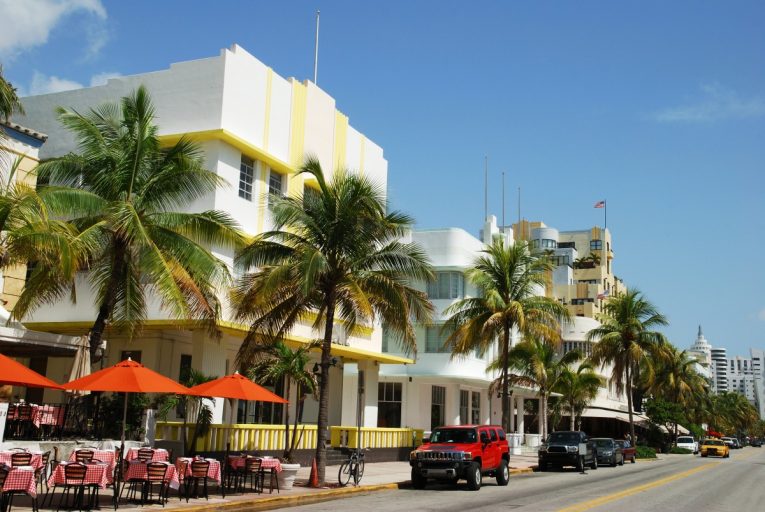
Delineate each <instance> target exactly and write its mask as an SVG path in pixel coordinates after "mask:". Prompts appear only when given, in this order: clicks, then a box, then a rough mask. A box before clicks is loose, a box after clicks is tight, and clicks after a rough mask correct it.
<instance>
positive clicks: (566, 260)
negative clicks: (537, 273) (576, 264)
mask: <svg viewBox="0 0 765 512" xmlns="http://www.w3.org/2000/svg"><path fill="white" fill-rule="evenodd" d="M550 262H551V263H552V264H553V265H555V266H556V267H561V266H563V265H568V266H569V267H570V266H571V258H570V257H568V256H550Z"/></svg>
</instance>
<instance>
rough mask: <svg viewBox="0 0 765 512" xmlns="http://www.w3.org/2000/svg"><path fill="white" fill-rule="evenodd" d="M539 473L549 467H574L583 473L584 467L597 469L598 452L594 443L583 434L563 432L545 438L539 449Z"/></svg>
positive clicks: (574, 431) (572, 431)
mask: <svg viewBox="0 0 765 512" xmlns="http://www.w3.org/2000/svg"><path fill="white" fill-rule="evenodd" d="M538 457H539V459H538V460H539V471H546V470H547V468H548V467H549V466H561V467H563V466H574V467H575V468H576V469H578V470H579V471H584V467H585V466H590V468H592V469H598V452H597V448H596V447H595V443H594V442H593V440H592V439H590V437H589V436H588V435H587V434H585V433H584V432H580V431H577V430H564V431H560V432H553V433H551V434H549V435H548V436H547V439H546V440H545V442H544V444H542V446H540V447H539V452H538Z"/></svg>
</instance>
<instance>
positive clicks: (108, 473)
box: [48, 462, 114, 489]
mask: <svg viewBox="0 0 765 512" xmlns="http://www.w3.org/2000/svg"><path fill="white" fill-rule="evenodd" d="M66 465H67V463H66V462H61V463H59V464H58V466H56V469H55V470H54V471H53V474H52V475H51V476H50V478H48V487H53V486H54V485H55V484H58V485H63V484H64V483H65V482H64V467H65V466H66ZM86 466H87V468H88V471H87V472H86V473H85V485H91V484H96V485H98V486H99V487H100V488H101V489H103V488H105V487H106V486H107V485H109V484H111V483H112V482H113V481H114V479H113V475H112V470H111V468H110V467H109V465H108V464H106V463H98V462H97V463H94V464H86Z"/></svg>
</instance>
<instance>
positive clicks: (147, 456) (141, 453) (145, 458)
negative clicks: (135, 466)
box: [137, 448, 154, 462]
mask: <svg viewBox="0 0 765 512" xmlns="http://www.w3.org/2000/svg"><path fill="white" fill-rule="evenodd" d="M137 459H138V460H140V461H141V462H151V461H152V460H153V459H154V450H153V449H151V448H141V449H139V450H138V457H137Z"/></svg>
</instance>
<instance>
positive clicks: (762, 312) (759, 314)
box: [757, 308, 765, 322]
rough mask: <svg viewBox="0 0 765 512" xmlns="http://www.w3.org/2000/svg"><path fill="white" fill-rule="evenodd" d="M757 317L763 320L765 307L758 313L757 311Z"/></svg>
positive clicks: (764, 320)
mask: <svg viewBox="0 0 765 512" xmlns="http://www.w3.org/2000/svg"><path fill="white" fill-rule="evenodd" d="M757 318H759V319H760V320H762V321H763V322H765V308H763V309H762V310H761V311H760V312H759V313H757Z"/></svg>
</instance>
